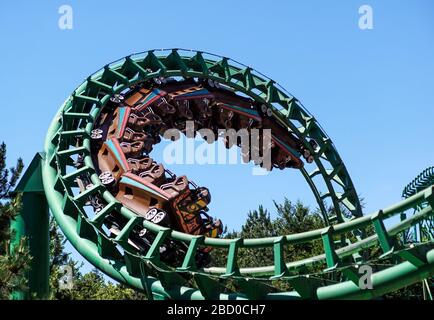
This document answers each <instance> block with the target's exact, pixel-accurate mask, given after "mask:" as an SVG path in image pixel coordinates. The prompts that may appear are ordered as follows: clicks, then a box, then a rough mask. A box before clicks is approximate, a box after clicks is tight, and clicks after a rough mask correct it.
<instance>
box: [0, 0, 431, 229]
mask: <svg viewBox="0 0 434 320" xmlns="http://www.w3.org/2000/svg"><path fill="white" fill-rule="evenodd" d="M64 4H67V5H70V6H71V7H72V9H73V29H72V30H61V29H60V28H59V27H58V20H59V17H60V14H59V13H58V10H59V7H60V6H61V5H64ZM364 4H367V5H370V6H371V7H372V9H373V29H370V30H361V29H360V28H359V24H358V22H359V17H360V14H359V12H358V10H359V7H360V6H361V5H364ZM0 40H1V50H0V60H1V70H0V97H1V102H0V108H1V127H0V128H1V129H0V133H1V134H0V140H3V141H5V142H6V143H7V145H8V157H9V160H10V161H11V163H12V160H14V159H15V158H17V157H18V156H21V157H23V159H24V161H25V163H26V164H28V163H29V162H30V160H31V159H32V157H33V155H34V154H35V152H37V151H41V150H42V148H43V141H44V136H45V133H46V130H47V127H48V125H49V123H50V121H51V119H52V118H53V116H54V114H55V113H56V111H57V110H58V108H59V106H60V105H61V103H62V102H63V101H64V100H65V98H66V97H67V96H68V95H69V94H70V93H71V92H72V91H73V90H74V88H75V87H76V86H77V85H79V84H80V83H81V82H82V81H83V80H84V79H85V78H86V77H87V76H88V75H90V74H91V73H93V72H94V71H96V70H97V69H99V68H100V67H102V66H103V65H105V64H106V63H108V62H111V61H113V60H115V59H118V58H121V57H123V56H126V55H128V54H130V53H133V52H140V51H144V50H147V49H151V48H171V47H181V48H192V49H200V50H204V51H209V52H213V53H217V54H221V55H224V56H228V57H231V58H233V59H235V60H238V61H240V62H243V63H244V64H247V65H250V66H252V67H254V68H255V69H257V70H259V71H261V72H262V73H264V74H266V75H268V76H269V77H270V78H272V79H274V80H276V81H277V82H279V83H280V84H281V85H282V86H283V87H285V88H286V89H287V90H288V91H290V92H291V93H292V94H293V95H295V96H296V97H297V98H298V99H299V100H301V101H302V103H303V104H304V105H305V106H306V108H307V109H308V110H309V111H310V112H311V113H312V114H313V115H315V117H316V118H317V120H318V121H319V122H320V124H321V125H322V126H323V127H324V129H325V130H326V132H327V133H328V134H329V136H330V137H331V138H332V139H333V141H334V143H335V145H336V147H337V149H338V151H339V153H340V155H341V157H342V158H343V160H344V162H345V164H346V166H347V169H348V170H349V172H350V174H351V176H352V179H353V182H354V184H355V186H356V188H357V191H358V193H359V194H360V195H361V196H362V197H364V198H365V202H366V210H365V211H366V212H367V213H369V212H372V211H374V210H376V209H379V208H382V207H385V206H387V205H390V204H393V203H395V202H398V201H399V200H400V195H401V191H402V189H403V187H404V185H405V184H406V183H408V182H409V181H410V180H411V179H413V177H414V176H415V175H416V174H418V173H419V172H420V171H421V170H422V169H424V168H426V167H428V166H430V165H433V160H434V148H433V138H434V126H433V118H434V89H433V78H434V41H433V40H434V2H432V1H429V0H426V1H419V0H417V1H415V0H412V1H410V0H405V1H386V0H382V1H378V0H364V1H355V0H342V1H330V0H327V1H306V0H304V1H253V0H250V1H227V0H223V1H188V0H185V1H175V0H167V1H164V2H163V1H161V2H160V1H138V0H137V1H133V0H125V1H72V0H71V1H67V0H62V1H19V0H15V1H7V2H6V1H1V2H0ZM172 169H173V170H174V171H175V172H177V173H185V174H187V176H188V177H190V178H192V179H193V180H194V181H195V182H196V183H198V184H200V185H205V186H208V187H209V188H210V190H211V193H212V198H213V199H212V205H211V212H210V213H211V214H212V215H216V216H218V217H220V218H222V220H223V221H224V223H225V224H227V225H228V226H229V228H230V229H236V228H239V226H240V224H241V223H242V221H243V220H244V219H245V217H246V213H247V212H248V210H251V209H255V208H257V206H258V205H259V204H263V205H265V206H266V207H268V208H272V200H273V199H274V200H276V201H282V200H283V198H284V197H287V198H289V199H291V200H297V199H301V200H303V201H304V202H305V203H306V204H309V205H311V207H312V208H314V207H315V203H314V201H313V197H312V196H311V194H310V191H309V189H308V187H307V185H306V183H305V182H304V180H303V178H302V177H301V175H300V174H298V172H296V171H294V170H286V171H284V172H279V171H277V170H276V171H273V172H272V173H271V174H270V175H268V176H264V177H258V176H252V174H251V169H250V168H249V167H248V166H240V165H238V166H218V165H216V166H195V167H192V166H182V167H179V168H174V167H172Z"/></svg>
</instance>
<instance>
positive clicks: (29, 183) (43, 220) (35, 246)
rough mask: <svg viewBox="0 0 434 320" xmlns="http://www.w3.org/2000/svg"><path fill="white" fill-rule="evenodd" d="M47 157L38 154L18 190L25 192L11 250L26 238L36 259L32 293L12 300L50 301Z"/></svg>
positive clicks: (32, 268) (32, 266)
mask: <svg viewBox="0 0 434 320" xmlns="http://www.w3.org/2000/svg"><path fill="white" fill-rule="evenodd" d="M44 158H45V155H44V154H43V153H37V154H36V155H35V157H34V158H33V160H32V162H31V163H30V165H29V167H28V168H27V170H26V172H25V173H24V175H23V177H22V178H21V180H20V182H19V183H18V185H17V187H16V188H15V191H14V193H22V206H21V210H20V212H19V215H18V216H17V217H16V218H15V221H13V222H12V224H11V228H12V230H14V232H15V237H14V238H13V239H12V241H11V249H12V250H13V249H14V248H15V247H17V246H19V245H20V241H21V238H22V237H26V238H27V243H28V246H29V251H30V255H31V256H32V261H31V263H30V271H29V272H28V274H27V279H28V284H29V292H14V293H13V294H12V297H11V298H12V299H15V300H22V299H27V298H29V297H31V296H36V298H39V299H46V298H47V297H48V293H49V286H48V279H49V213H48V203H47V200H46V198H45V194H44V188H43V184H42V166H43V162H44ZM12 250H11V252H13V251H12Z"/></svg>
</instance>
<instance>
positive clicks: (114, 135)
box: [13, 49, 434, 300]
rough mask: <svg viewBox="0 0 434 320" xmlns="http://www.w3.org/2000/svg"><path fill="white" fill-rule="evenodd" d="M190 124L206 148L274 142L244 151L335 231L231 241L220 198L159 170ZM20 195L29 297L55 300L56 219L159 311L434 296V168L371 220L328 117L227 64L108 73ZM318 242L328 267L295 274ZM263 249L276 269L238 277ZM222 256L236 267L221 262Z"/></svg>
mask: <svg viewBox="0 0 434 320" xmlns="http://www.w3.org/2000/svg"><path fill="white" fill-rule="evenodd" d="M188 121H192V122H193V123H194V124H195V130H196V131H195V132H194V135H197V134H198V132H199V130H200V129H208V130H210V131H211V132H212V133H213V134H214V135H215V137H216V138H219V137H220V136H219V129H234V130H246V132H252V131H254V130H258V129H269V130H271V139H270V141H269V143H268V144H267V143H266V139H265V136H264V135H259V136H258V137H257V139H258V141H259V145H260V146H261V147H264V146H265V145H266V144H267V145H266V147H267V148H265V149H264V148H260V149H261V150H263V151H260V150H259V151H258V150H253V147H252V148H250V149H248V150H242V155H243V159H244V160H245V161H246V162H249V161H254V162H255V164H257V165H259V166H262V167H263V169H265V170H299V171H300V172H301V174H302V175H303V177H304V178H305V180H306V182H307V184H308V186H309V187H310V189H311V191H312V193H313V195H314V197H315V199H316V202H317V204H318V207H319V209H320V212H321V214H322V218H323V222H324V228H322V229H317V230H311V231H308V232H303V233H299V234H288V235H280V236H277V237H268V238H258V239H243V238H236V239H227V238H222V237H221V233H222V230H223V222H222V221H220V220H219V219H216V218H213V217H212V216H211V215H210V214H209V212H208V211H209V210H208V204H209V203H210V201H211V192H210V190H208V189H207V188H206V187H199V186H198V185H197V184H196V183H195V182H193V181H191V180H189V179H188V178H187V177H186V176H177V175H176V174H175V173H172V172H171V171H169V170H168V169H166V168H165V167H164V163H158V162H157V161H155V160H154V159H153V158H152V157H151V155H152V150H153V147H154V145H156V144H158V143H159V142H160V141H161V138H162V136H163V134H164V132H165V131H166V130H168V129H177V130H179V132H181V133H184V134H186V123H187V122H188ZM223 138H224V137H223ZM225 145H226V147H227V148H231V147H232V146H234V145H238V146H240V143H239V141H237V140H235V141H229V140H228V139H226V140H225ZM264 150H265V151H264ZM254 152H257V153H258V152H259V154H260V155H261V156H265V153H267V152H268V153H269V154H267V155H268V156H269V157H270V159H271V163H270V164H265V163H261V162H259V161H255V159H254V157H253V156H252V154H253V153H254ZM17 191H20V192H23V193H24V196H23V202H24V203H23V209H22V212H21V216H22V217H21V218H20V219H17V222H16V223H15V224H14V225H13V228H14V229H15V230H16V231H17V239H18V237H19V236H21V235H27V236H28V237H29V239H30V248H31V251H32V252H33V255H34V257H35V259H34V261H33V269H32V272H31V275H30V287H31V289H32V288H33V291H34V292H37V293H39V294H40V296H43V295H44V294H46V293H47V290H48V284H47V281H46V279H47V272H48V271H47V270H48V268H47V266H48V261H47V260H48V258H47V257H48V250H47V246H48V242H47V240H46V237H45V238H44V235H46V234H47V228H48V222H47V216H48V210H50V211H51V213H52V214H53V216H54V218H55V219H56V221H57V223H58V225H59V226H60V228H61V229H62V231H63V233H64V234H65V236H66V238H67V239H68V240H69V241H70V243H71V244H72V245H73V246H74V247H75V248H76V249H77V250H78V252H79V253H80V254H81V255H82V256H83V257H84V258H85V259H87V260H88V261H89V262H90V263H91V264H93V265H94V266H95V267H97V268H98V269H99V270H101V271H103V272H104V273H105V274H106V275H108V276H109V277H111V278H113V279H115V280H116V281H119V282H121V283H123V284H125V285H127V286H129V287H132V288H135V289H137V290H139V291H142V292H144V293H146V294H147V296H148V298H149V299H183V300H189V299H192V300H202V299H218V300H245V299H271V300H274V299H288V300H291V299H319V300H323V299H373V298H377V297H381V296H382V295H384V294H386V293H389V292H393V291H395V290H398V289H400V288H403V287H406V286H408V285H411V284H414V283H416V282H422V283H423V284H424V290H425V291H426V292H427V296H428V295H430V292H429V286H428V283H427V279H430V278H431V277H432V276H433V274H434V246H433V236H434V235H433V207H434V193H433V191H434V174H433V169H432V168H428V169H427V170H425V171H424V172H422V173H421V174H420V175H419V176H418V177H417V178H416V179H415V181H413V182H412V183H410V184H409V185H408V186H407V187H406V188H405V189H404V192H403V200H402V201H400V202H399V203H397V204H395V205H393V206H390V207H387V208H385V209H383V210H379V211H377V212H374V213H373V214H370V215H364V214H363V213H362V207H361V204H360V201H359V198H358V195H357V192H356V190H355V187H354V185H353V183H352V180H351V178H350V175H349V173H348V171H347V169H346V167H345V165H344V163H343V161H342V159H341V157H340V156H339V154H338V152H337V150H336V148H335V146H334V144H333V142H332V140H331V139H330V138H329V137H328V136H327V134H326V133H325V131H324V130H323V129H322V127H321V126H320V125H319V123H318V122H317V120H316V119H315V117H314V116H313V115H311V114H310V113H309V112H308V111H307V110H306V109H305V107H304V106H303V105H302V104H301V102H300V101H299V100H297V99H296V98H295V97H294V96H293V95H291V94H290V93H288V92H287V91H286V90H284V89H283V88H282V87H281V86H279V85H278V84H277V83H276V82H275V81H273V80H271V79H269V78H268V77H266V76H265V75H263V74H261V73H259V72H258V71H256V70H254V69H252V68H250V67H248V66H245V65H243V64H241V63H239V62H236V61H234V60H231V59H229V58H226V57H221V56H218V55H214V54H210V53H206V52H201V51H193V50H184V49H161V50H150V51H146V52H143V53H138V54H132V55H130V56H127V57H125V58H122V59H120V60H118V61H115V62H112V63H110V64H107V65H106V66H104V68H102V69H101V70H98V71H97V72H95V73H94V74H92V75H91V76H89V77H88V78H87V79H86V80H85V81H84V82H83V83H82V84H81V85H80V86H78V87H77V88H76V89H75V90H74V91H73V92H72V94H71V95H70V96H69V97H68V98H67V99H66V101H65V102H64V103H63V105H62V106H61V108H60V110H59V111H58V113H57V114H56V115H55V117H54V119H53V121H52V122H51V125H50V127H49V129H48V133H47V136H46V140H45V150H44V152H43V153H39V154H37V156H36V157H35V158H34V160H33V161H32V163H31V164H30V166H29V169H28V170H27V172H26V173H25V174H24V176H23V178H22V180H21V182H20V184H19V185H18V187H17ZM386 220H387V221H386ZM314 241H318V242H319V243H321V244H322V248H323V252H322V253H321V254H319V255H317V256H312V257H309V258H305V259H302V260H299V261H287V259H286V256H287V254H286V251H287V250H288V249H289V248H290V247H296V246H298V245H302V244H306V243H312V242H314ZM13 245H16V243H15V244H13ZM264 248H270V249H271V250H272V252H273V257H274V258H273V259H274V264H273V265H263V266H242V267H240V266H239V261H238V252H239V250H240V249H249V250H251V251H252V253H253V254H254V252H255V251H256V250H263V249H264ZM218 250H219V251H221V252H222V254H224V257H225V263H224V264H223V265H215V264H214V263H213V261H212V259H211V257H210V252H212V251H218ZM363 265H369V266H370V267H371V268H372V270H373V273H372V276H371V277H370V279H371V282H372V286H371V288H365V287H363V286H360V273H359V268H360V267H361V266H363ZM282 288H287V289H282Z"/></svg>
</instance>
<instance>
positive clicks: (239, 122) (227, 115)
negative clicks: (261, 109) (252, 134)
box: [211, 89, 262, 130]
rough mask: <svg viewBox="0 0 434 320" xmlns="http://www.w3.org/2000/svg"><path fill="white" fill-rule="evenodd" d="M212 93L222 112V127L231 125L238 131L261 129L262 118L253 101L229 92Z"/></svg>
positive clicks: (217, 91)
mask: <svg viewBox="0 0 434 320" xmlns="http://www.w3.org/2000/svg"><path fill="white" fill-rule="evenodd" d="M211 93H212V94H213V95H214V98H215V99H216V101H218V102H217V104H216V105H217V107H218V109H219V110H220V119H219V120H220V121H219V123H220V124H221V125H223V126H225V127H227V125H229V124H231V125H232V126H233V127H234V128H235V129H237V130H239V129H244V128H245V129H250V128H260V127H261V125H262V117H261V116H260V114H259V113H258V111H257V110H256V108H255V106H254V105H253V101H252V100H251V99H249V98H245V97H241V96H238V95H236V94H235V93H233V92H231V91H229V90H221V89H220V90H212V91H211ZM232 118H234V120H233V121H232ZM226 121H231V122H230V123H229V122H227V123H226Z"/></svg>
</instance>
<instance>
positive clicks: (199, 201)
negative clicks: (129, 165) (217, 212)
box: [116, 171, 222, 237]
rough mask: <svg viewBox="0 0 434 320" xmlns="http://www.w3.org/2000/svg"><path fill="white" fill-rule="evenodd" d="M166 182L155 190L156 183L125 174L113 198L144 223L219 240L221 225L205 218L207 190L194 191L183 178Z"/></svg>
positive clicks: (207, 202)
mask: <svg viewBox="0 0 434 320" xmlns="http://www.w3.org/2000/svg"><path fill="white" fill-rule="evenodd" d="M166 172H168V171H166ZM167 180H168V181H169V182H166V183H164V184H161V185H160V186H159V187H158V186H156V184H158V182H157V183H156V182H155V181H151V180H150V179H147V178H146V177H144V176H143V175H142V174H140V176H139V177H138V176H136V175H134V174H131V173H128V172H127V173H125V174H124V175H123V176H122V178H121V180H120V181H119V192H118V194H117V195H116V198H117V199H118V200H119V201H121V202H122V203H123V204H124V205H125V206H126V207H127V208H129V209H131V210H132V211H134V212H136V213H138V214H139V215H141V216H143V217H144V218H145V219H146V220H149V221H152V222H154V223H157V224H161V225H165V226H170V227H172V228H174V229H175V230H178V231H181V232H185V233H189V234H194V235H206V236H208V237H218V236H219V235H220V234H221V232H222V224H221V221H220V220H217V221H213V219H212V218H211V217H209V216H208V215H207V214H206V211H207V210H208V209H207V205H208V204H209V202H210V199H211V196H210V194H209V191H208V189H207V188H204V187H201V188H199V187H197V186H196V185H195V184H194V183H192V182H189V181H188V180H187V177H185V176H180V177H176V176H174V175H172V176H171V177H170V178H169V179H167ZM167 180H166V181H167ZM190 186H192V188H190Z"/></svg>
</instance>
